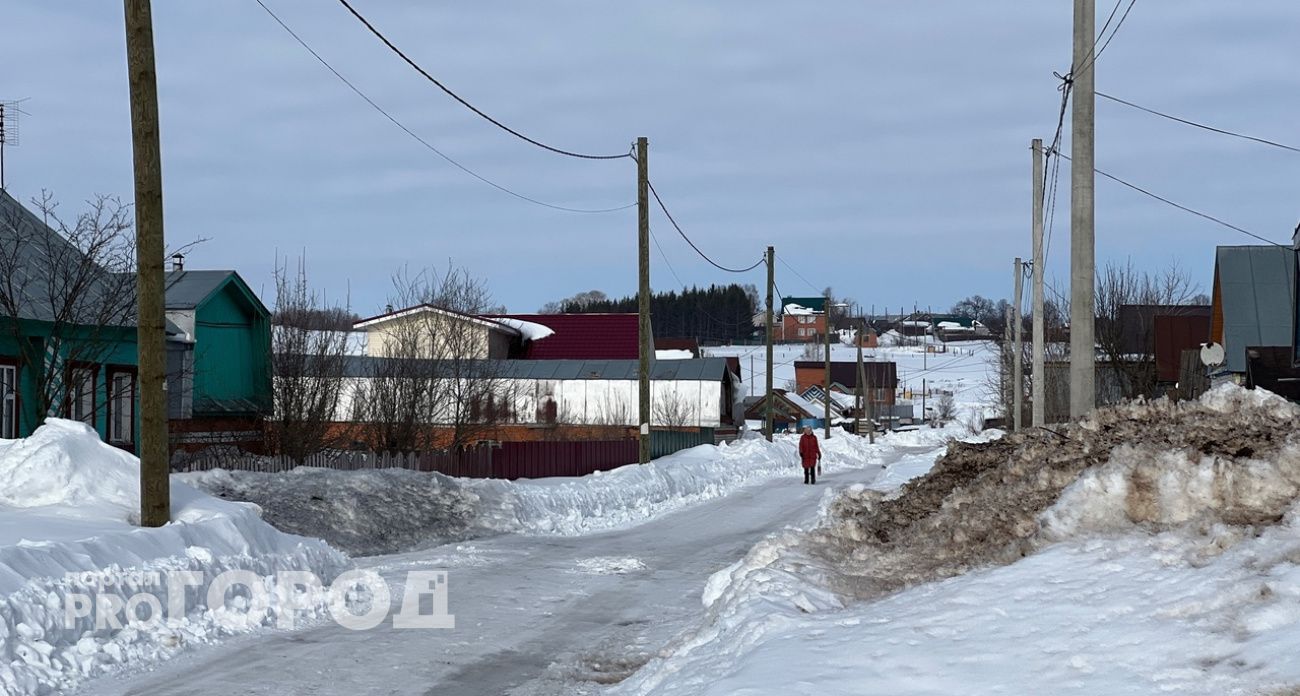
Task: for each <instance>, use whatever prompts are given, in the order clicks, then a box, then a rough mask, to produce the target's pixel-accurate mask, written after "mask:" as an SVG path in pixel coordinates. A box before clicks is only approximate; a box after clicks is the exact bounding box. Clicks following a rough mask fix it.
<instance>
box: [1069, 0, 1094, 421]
mask: <svg viewBox="0 0 1300 696" xmlns="http://www.w3.org/2000/svg"><path fill="white" fill-rule="evenodd" d="M1096 24H1097V16H1096V0H1074V69H1073V71H1072V73H1073V75H1074V87H1073V92H1074V95H1073V96H1074V111H1073V112H1072V113H1071V117H1070V127H1071V141H1070V142H1071V145H1070V149H1071V152H1070V182H1071V183H1070V417H1071V418H1079V417H1082V416H1084V415H1087V414H1088V413H1090V412H1091V411H1092V410H1093V409H1094V408H1096V406H1097V392H1096V380H1097V358H1096V350H1095V344H1096V341H1095V334H1094V327H1093V317H1094V312H1093V293H1094V289H1093V288H1094V285H1093V283H1094V278H1095V277H1096V253H1097V248H1096V236H1095V233H1096V230H1095V228H1094V221H1093V213H1094V211H1095V203H1094V200H1093V184H1094V183H1095V179H1096V177H1095V174H1094V170H1093V155H1094V143H1093V135H1094V127H1095V125H1096V123H1095V117H1096V112H1095V109H1096V104H1097V96H1096V93H1095V91H1094V89H1095V86H1096V80H1095V76H1096V73H1095V72H1094V70H1095V68H1096V61H1095V60H1094V59H1095V57H1096V52H1095V49H1094V46H1095V44H1096V37H1095V36H1094V35H1093V32H1094V30H1095V27H1096Z"/></svg>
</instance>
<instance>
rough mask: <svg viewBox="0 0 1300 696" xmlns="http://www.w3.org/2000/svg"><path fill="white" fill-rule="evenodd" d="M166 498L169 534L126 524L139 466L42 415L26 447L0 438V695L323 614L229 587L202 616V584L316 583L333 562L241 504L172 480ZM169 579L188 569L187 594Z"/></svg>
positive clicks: (70, 682) (132, 519)
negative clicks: (252, 578) (229, 580)
mask: <svg viewBox="0 0 1300 696" xmlns="http://www.w3.org/2000/svg"><path fill="white" fill-rule="evenodd" d="M171 497H172V520H173V522H172V524H169V525H167V526H165V527H161V528H157V529H142V528H140V527H138V526H137V524H136V522H138V519H139V517H138V516H139V513H138V510H139V461H138V460H137V459H136V458H135V457H133V456H131V455H130V454H127V453H125V452H123V451H121V450H118V449H116V448H113V447H109V446H108V445H105V444H103V443H102V442H100V440H99V438H98V436H97V435H96V434H95V433H94V431H92V430H91V429H90V428H89V427H87V426H85V425H83V424H81V423H78V422H73V421H66V420H57V419H48V420H47V421H46V424H45V425H43V426H41V427H40V428H38V429H37V430H36V432H35V433H33V434H32V436H31V437H28V438H25V439H21V440H0V693H4V694H16V695H17V694H44V693H49V692H52V691H55V690H61V689H68V688H71V687H73V686H75V685H76V684H77V683H79V682H81V681H82V680H84V679H86V678H88V677H90V676H93V675H96V674H100V673H104V672H107V671H110V670H113V669H119V668H122V667H124V666H125V667H133V666H142V665H145V664H147V663H149V662H151V661H154V660H158V659H163V658H165V657H167V656H170V655H172V654H174V653H176V652H178V651H180V650H183V649H184V648H185V647H186V646H188V645H191V644H194V643H202V642H208V641H210V640H213V639H214V638H216V637H217V636H220V635H222V634H225V633H231V632H234V631H237V630H252V629H255V628H257V627H260V626H266V625H274V624H276V623H277V621H285V622H288V621H289V620H290V619H292V620H294V621H313V620H318V619H320V618H322V617H323V616H325V613H324V611H323V610H324V608H325V594H324V592H323V591H311V590H307V591H303V592H299V593H297V594H296V595H295V596H293V600H294V601H295V602H296V607H297V608H292V607H290V606H289V605H285V604H281V603H280V602H272V603H271V605H270V606H259V605H251V606H250V605H248V604H247V603H246V602H244V601H243V599H244V598H243V597H241V596H240V594H239V591H238V590H235V591H234V593H233V595H227V597H226V600H227V602H228V603H227V604H225V605H223V606H218V607H216V608H215V611H214V610H213V608H210V607H209V606H208V605H207V601H206V596H207V588H208V583H210V582H211V581H212V580H213V579H214V578H216V577H217V576H218V575H219V574H220V573H222V572H223V571H226V570H231V569H240V570H247V571H251V572H252V573H254V574H255V575H256V577H257V578H259V579H261V580H263V581H264V582H265V583H266V585H267V586H268V587H269V586H270V585H271V579H270V578H271V576H273V575H274V574H275V573H276V572H278V571H308V572H311V573H314V574H315V575H316V576H318V577H319V578H320V579H321V580H322V581H323V582H324V583H329V582H330V581H331V580H332V579H333V578H334V577H336V576H337V575H338V573H339V572H340V571H341V570H343V569H344V568H345V567H346V565H347V563H348V561H347V558H346V557H345V556H343V555H342V554H340V553H339V552H337V551H335V550H334V549H332V548H330V547H329V546H328V545H326V544H325V543H323V542H321V541H318V540H314V539H303V538H300V537H295V536H290V535H287V534H284V533H282V532H279V531H277V530H276V529H274V528H272V527H271V526H270V525H268V524H266V523H265V522H263V521H262V520H261V519H260V518H259V517H258V510H257V508H256V507H254V506H251V505H246V504H240V503H231V502H226V501H222V500H217V499H215V498H212V497H210V496H207V495H205V494H203V493H200V492H199V491H197V490H195V489H193V488H191V487H190V486H187V485H184V484H182V483H178V482H173V483H172V487H171ZM172 571H193V572H195V573H196V576H195V577H193V578H187V580H194V581H195V582H196V584H195V585H194V586H192V587H190V588H189V589H188V590H185V589H183V588H181V587H179V586H173V587H171V588H169V586H168V584H167V582H168V578H169V577H177V576H175V575H174V574H172V575H169V573H171V572H172ZM200 580H201V581H200ZM169 589H177V590H179V591H176V592H171V593H170V594H169ZM245 594H247V593H245ZM128 600H134V601H132V603H131V605H130V606H132V607H133V608H134V609H135V610H136V613H135V614H134V617H135V618H136V619H137V621H135V622H131V621H130V620H129V618H128V613H127V609H126V606H127V604H126V602H127V601H128ZM154 607H163V608H164V609H163V610H162V612H161V614H159V615H157V616H155V615H153V613H152V610H153V608H154ZM236 614H238V616H236ZM70 617H71V619H70Z"/></svg>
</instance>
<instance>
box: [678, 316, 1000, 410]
mask: <svg viewBox="0 0 1300 696" xmlns="http://www.w3.org/2000/svg"><path fill="white" fill-rule="evenodd" d="M897 340H898V337H897V335H895V334H892V333H890V334H886V335H884V336H882V337H881V343H882V345H881V346H880V347H879V348H863V349H862V359H863V360H866V361H877V360H879V361H892V362H894V363H896V364H897V365H898V383H899V387H900V388H901V389H905V390H911V391H912V392H913V394H914V395H915V398H914V403H915V412H916V417H917V418H920V417H921V416H922V410H921V409H922V399H921V389H922V386H924V387H926V388H928V389H929V390H930V391H931V393H934V392H936V391H950V392H952V393H953V394H954V397H955V399H956V401H957V402H958V403H959V404H963V405H964V406H965V407H966V408H968V409H969V408H973V407H974V406H975V405H981V406H985V407H987V406H988V405H989V404H987V403H986V402H988V401H989V400H990V395H991V393H992V390H991V389H990V382H989V378H988V375H989V374H990V373H992V372H993V371H994V370H996V366H995V361H996V360H997V347H996V345H994V344H992V343H990V342H987V341H960V342H954V343H948V344H946V345H945V344H943V343H939V342H937V341H935V340H934V339H933V338H931V337H915V338H913V339H910V340H917V341H926V342H927V343H926V344H925V345H914V346H899V345H885V344H890V343H895V342H897ZM927 346H929V348H928V349H929V350H935V351H939V350H946V351H947V352H944V353H937V352H936V353H928V352H927ZM805 350H806V346H804V345H801V344H783V345H777V346H774V347H773V350H772V364H773V369H772V386H773V387H775V388H777V389H787V388H793V384H794V364H795V362H796V361H802V360H813V361H818V362H820V361H822V360H824V359H825V355H826V353H825V350H826V349H825V346H824V345H818V346H816V354H815V356H814V357H805V356H804V353H805ZM703 351H704V354H705V355H706V356H708V357H716V358H730V357H734V358H739V360H740V371H741V380H742V381H743V382H744V384H745V390H746V394H748V395H750V396H758V395H761V394H762V393H763V389H764V385H765V384H766V379H767V372H766V370H767V367H766V360H767V348H766V347H764V346H710V347H707V348H704V349H703ZM857 359H858V349H857V348H856V347H854V346H851V345H845V344H842V343H834V344H832V346H831V360H833V361H835V362H856V361H857ZM927 405H928V406H929V407H931V408H932V407H933V406H934V403H933V402H930V403H928V404H927ZM989 414H990V415H993V414H992V412H991V411H990V412H989Z"/></svg>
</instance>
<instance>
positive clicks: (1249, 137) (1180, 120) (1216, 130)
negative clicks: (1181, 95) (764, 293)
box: [1096, 92, 1300, 153]
mask: <svg viewBox="0 0 1300 696" xmlns="http://www.w3.org/2000/svg"><path fill="white" fill-rule="evenodd" d="M1096 94H1097V96H1099V97H1101V98H1102V99H1107V100H1110V101H1113V102H1115V103H1117V104H1123V105H1124V106H1127V107H1130V108H1133V109H1137V110H1138V111H1145V112H1147V113H1148V114H1151V115H1153V116H1159V117H1161V118H1167V119H1169V120H1170V121H1176V122H1178V123H1182V124H1185V125H1188V126H1193V127H1195V128H1200V129H1203V130H1207V131H1210V132H1212V133H1220V134H1222V135H1230V136H1232V137H1234V138H1241V139H1243V140H1250V141H1253V142H1257V143H1260V144H1263V145H1270V146H1272V147H1276V148H1280V149H1283V150H1290V151H1291V152H1296V153H1300V148H1297V147H1292V146H1290V145H1284V144H1282V143H1279V142H1275V141H1273V140H1267V139H1264V138H1256V137H1255V136H1253V135H1245V134H1242V133H1235V132H1233V131H1230V130H1224V129H1223V128H1215V127H1214V126H1207V125H1205V124H1204V123H1197V122H1196V121H1190V120H1188V119H1185V118H1179V117H1177V116H1173V115H1170V114H1166V113H1164V112H1161V111H1156V110H1155V109H1152V108H1149V107H1146V106H1142V105H1140V104H1134V103H1133V102H1131V101H1128V100H1125V99H1120V98H1119V97H1116V96H1112V95H1109V94H1106V93H1104V92H1097V93H1096Z"/></svg>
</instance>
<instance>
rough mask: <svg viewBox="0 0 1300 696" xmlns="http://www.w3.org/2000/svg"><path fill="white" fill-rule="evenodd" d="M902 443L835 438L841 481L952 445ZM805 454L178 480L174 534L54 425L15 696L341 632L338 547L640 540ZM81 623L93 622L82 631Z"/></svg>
mask: <svg viewBox="0 0 1300 696" xmlns="http://www.w3.org/2000/svg"><path fill="white" fill-rule="evenodd" d="M891 437H893V438H894V439H893V440H892V441H890V442H889V444H884V443H882V444H881V445H879V446H877V447H869V446H867V445H866V443H865V441H863V440H862V439H860V438H854V437H837V438H833V439H832V440H831V441H830V442H829V443H828V444H826V446H825V450H826V453H825V459H824V465H825V467H826V468H827V469H828V471H832V472H833V471H842V470H845V469H848V468H853V469H870V468H871V467H879V466H880V465H881V464H882V463H883V462H884V461H886V459H887V458H889V457H892V456H895V455H894V454H892V453H893V452H896V450H897V448H898V447H908V446H912V447H917V448H921V447H931V448H933V447H934V446H937V443H939V442H941V441H942V439H943V437H944V435H943V434H942V433H939V432H938V431H928V430H926V431H918V432H915V433H909V434H898V435H895V436H891ZM796 442H797V436H793V435H780V436H778V437H777V438H776V441H775V442H773V443H768V442H766V441H764V440H762V439H761V438H757V437H750V438H747V439H744V440H742V441H739V442H737V443H734V444H731V445H725V446H720V447H710V446H705V447H697V448H694V449H691V450H687V451H684V452H681V453H678V454H676V455H673V456H670V457H666V458H663V459H660V460H656V461H655V462H652V463H651V464H648V465H644V466H638V465H632V466H626V467H623V468H620V469H617V470H614V471H611V472H605V473H601V474H596V475H592V476H587V477H582V478H566V479H548V480H538V481H520V482H506V481H472V480H463V479H451V478H448V477H445V476H440V475H438V474H425V473H417V472H407V471H391V470H390V471H372V472H332V471H325V470H316V469H300V470H297V471H293V472H289V473H283V474H250V473H246V472H209V473H205V474H195V475H186V476H174V477H173V482H172V518H173V522H172V523H171V524H169V525H167V526H165V527H162V528H159V529H141V528H139V527H138V526H137V525H136V515H137V514H138V512H137V511H138V508H139V498H138V488H139V483H138V480H139V469H138V467H139V465H138V460H136V459H135V458H134V457H133V456H131V455H129V454H127V453H124V452H122V451H120V450H117V449H115V448H112V447H109V446H107V445H104V444H103V443H102V442H100V441H99V440H98V438H97V437H96V436H95V434H94V433H93V432H92V431H90V430H89V429H88V428H86V427H85V426H84V425H82V424H79V423H75V422H71V421H62V420H56V419H52V420H50V421H49V422H48V423H47V424H46V425H45V426H43V427H42V428H40V429H39V430H38V431H37V432H36V433H35V434H33V436H32V437H29V438H26V439H23V440H13V441H0V687H3V688H0V693H5V694H36V693H45V692H48V691H51V690H65V689H70V688H72V687H74V686H75V685H77V684H79V683H81V682H83V681H85V680H86V679H88V678H92V677H95V676H98V675H103V674H107V673H111V672H116V671H121V670H123V669H128V670H134V669H144V668H148V667H149V666H150V665H151V664H153V663H155V662H157V661H159V660H164V659H167V658H169V657H171V656H173V655H176V654H177V653H180V652H182V651H184V650H186V649H188V648H191V647H193V646H195V645H200V644H205V643H212V642H216V641H219V640H222V639H223V638H225V637H227V636H230V635H233V634H235V633H244V632H249V631H255V630H262V629H268V628H277V627H285V626H289V625H293V626H298V627H301V626H305V625H311V624H313V623H320V622H323V621H327V620H328V619H329V617H330V616H331V612H330V611H329V609H328V602H329V599H330V597H329V592H328V591H329V589H330V588H329V583H330V582H331V580H332V579H334V578H335V577H337V576H338V575H339V574H340V573H342V572H344V571H345V570H348V569H349V568H351V567H352V562H351V560H350V559H349V558H348V557H347V556H346V555H345V554H343V553H341V552H340V551H338V550H336V549H337V548H342V549H344V550H347V551H351V552H353V553H354V554H357V555H373V554H376V553H382V552H392V551H408V550H411V549H419V548H427V547H431V546H435V545H438V544H441V543H445V542H447V541H450V540H456V539H468V538H474V537H483V536H491V535H500V534H503V533H516V534H524V535H547V536H576V535H583V534H588V533H592V532H601V531H610V530H617V529H624V528H629V527H632V526H635V525H638V524H640V523H644V522H646V521H648V520H652V519H657V518H660V517H663V516H664V515H667V514H669V513H671V512H673V511H677V510H681V509H683V508H687V507H691V506H695V505H698V504H700V503H703V502H706V501H709V500H714V499H717V498H720V497H722V496H726V495H729V494H732V493H734V492H736V491H737V490H739V489H742V488H744V487H747V486H750V485H754V484H758V483H761V482H765V481H771V480H773V479H775V478H778V477H785V478H790V477H793V476H795V475H796V474H795V473H794V472H795V471H797V469H796V467H797V460H798V457H797V454H796V448H797V445H796ZM202 489H207V491H213V492H216V493H219V494H221V496H222V497H224V498H228V500H223V499H221V498H218V497H215V496H213V495H210V494H208V493H207V492H204V490H202ZM250 501H251V502H250ZM295 533H297V534H295ZM320 537H324V539H325V540H327V541H328V542H329V543H327V541H322V540H321V539H320ZM228 570H244V571H250V572H251V573H252V576H250V577H253V578H256V582H257V583H258V584H260V585H261V586H262V589H265V590H267V592H268V593H270V595H271V597H272V598H274V599H275V601H266V602H260V603H259V602H255V601H253V600H254V599H255V598H254V597H252V596H251V595H250V594H249V593H248V592H241V591H239V590H238V588H237V589H236V590H234V591H232V592H230V593H226V595H225V596H224V601H223V602H221V603H220V604H219V605H217V606H215V607H210V606H209V605H208V604H209V600H208V597H207V591H208V589H209V587H210V584H211V582H212V581H213V579H214V578H217V577H220V576H221V574H222V573H223V572H225V571H228ZM181 571H190V572H194V573H197V574H198V575H197V577H198V578H200V579H199V582H198V584H197V585H196V586H194V587H190V588H188V589H186V588H177V587H172V586H170V585H169V584H168V578H169V577H171V576H172V575H173V574H175V573H177V572H181ZM283 571H307V572H310V573H312V574H314V575H316V576H318V577H319V578H320V579H321V581H322V583H324V586H322V587H308V586H303V587H297V588H295V593H294V594H295V596H294V597H293V598H292V599H293V600H294V602H295V604H294V605H293V607H289V606H288V605H287V604H285V603H283V602H280V601H278V599H279V598H278V597H276V595H275V594H274V591H275V590H276V584H275V578H276V576H277V574H278V573H280V572H283ZM132 597H137V598H139V603H142V604H144V605H147V606H146V607H145V608H144V609H141V608H139V607H134V608H133V609H132V610H133V611H135V612H136V613H135V615H136V616H137V618H141V619H145V618H149V617H151V616H152V612H151V611H149V610H150V609H152V607H153V606H155V605H156V606H158V607H161V608H162V612H161V617H160V618H161V619H163V620H161V621H159V622H156V623H147V622H146V623H141V624H135V625H132V624H131V623H130V622H129V621H128V620H127V615H128V614H127V612H128V609H127V607H125V606H121V602H125V601H126V600H127V599H129V598H132ZM115 600H120V602H119V603H118V604H113V602H114V601H115ZM105 603H107V604H105ZM69 607H73V610H74V613H77V614H81V613H82V612H83V610H84V613H85V615H84V616H81V615H78V616H77V617H75V620H74V621H73V623H72V624H71V625H68V624H67V612H68V611H69V609H68V608H69ZM232 616H235V617H238V619H239V620H238V621H236V622H232V621H230V619H231V618H232ZM290 619H291V620H290Z"/></svg>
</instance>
